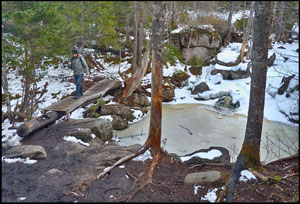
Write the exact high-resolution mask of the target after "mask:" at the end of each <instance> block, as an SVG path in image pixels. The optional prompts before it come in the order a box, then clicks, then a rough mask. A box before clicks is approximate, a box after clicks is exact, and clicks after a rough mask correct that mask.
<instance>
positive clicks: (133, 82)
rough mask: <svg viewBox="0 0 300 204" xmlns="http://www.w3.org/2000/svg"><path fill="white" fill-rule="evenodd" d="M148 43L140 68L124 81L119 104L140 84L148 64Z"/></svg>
mask: <svg viewBox="0 0 300 204" xmlns="http://www.w3.org/2000/svg"><path fill="white" fill-rule="evenodd" d="M149 52H150V51H149V42H148V45H147V50H146V52H145V53H144V55H143V57H142V61H141V65H142V66H141V67H139V68H138V69H137V70H136V72H135V73H134V74H133V75H132V77H130V78H129V79H126V80H125V88H124V91H123V94H122V96H121V97H120V100H119V102H120V103H121V102H122V100H123V99H124V98H127V97H129V96H131V94H132V93H133V92H134V91H135V90H136V89H137V87H138V86H139V85H140V84H141V81H142V79H143V77H144V76H145V74H146V70H147V65H148V62H149Z"/></svg>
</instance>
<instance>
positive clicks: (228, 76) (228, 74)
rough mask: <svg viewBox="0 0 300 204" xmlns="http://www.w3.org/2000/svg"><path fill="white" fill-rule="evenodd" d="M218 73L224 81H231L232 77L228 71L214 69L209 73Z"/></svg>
mask: <svg viewBox="0 0 300 204" xmlns="http://www.w3.org/2000/svg"><path fill="white" fill-rule="evenodd" d="M218 73H220V74H221V75H222V78H223V79H224V80H232V76H231V73H230V71H229V70H221V69H214V70H212V71H211V73H210V74H211V75H216V74H218Z"/></svg>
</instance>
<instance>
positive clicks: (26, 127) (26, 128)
mask: <svg viewBox="0 0 300 204" xmlns="http://www.w3.org/2000/svg"><path fill="white" fill-rule="evenodd" d="M63 115H64V114H61V113H58V112H50V113H47V114H45V115H44V116H41V117H39V118H34V119H31V120H30V121H27V122H25V123H23V124H21V125H20V126H19V127H18V129H17V133H18V135H19V136H20V137H25V136H28V135H29V134H31V133H33V132H35V131H37V130H39V129H41V128H43V127H45V126H46V125H49V124H51V123H54V122H55V121H56V120H58V119H59V118H61V117H62V116H63Z"/></svg>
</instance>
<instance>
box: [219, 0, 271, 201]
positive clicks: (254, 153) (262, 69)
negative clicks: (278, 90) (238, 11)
mask: <svg viewBox="0 0 300 204" xmlns="http://www.w3.org/2000/svg"><path fill="white" fill-rule="evenodd" d="M254 9H255V17H254V18H255V19H254V36H253V53H252V58H251V61H252V70H253V71H252V76H251V89H250V101H249V110H248V120H247V125H246V133H245V138H244V142H243V146H242V149H241V152H240V154H239V156H238V158H237V161H236V163H235V165H234V167H233V169H232V171H231V173H230V177H229V179H228V181H227V183H226V185H225V189H224V192H225V193H226V192H227V196H226V202H233V199H234V191H235V187H236V184H237V182H238V179H239V176H240V173H241V171H242V170H243V169H244V168H252V169H253V168H256V169H259V168H260V167H261V163H260V152H259V150H260V142H261V132H262V124H263V113H264V102H265V88H266V74H267V59H268V38H269V32H270V25H271V2H270V1H255V6H254ZM220 198H222V195H221V197H220ZM218 200H219V201H220V199H218Z"/></svg>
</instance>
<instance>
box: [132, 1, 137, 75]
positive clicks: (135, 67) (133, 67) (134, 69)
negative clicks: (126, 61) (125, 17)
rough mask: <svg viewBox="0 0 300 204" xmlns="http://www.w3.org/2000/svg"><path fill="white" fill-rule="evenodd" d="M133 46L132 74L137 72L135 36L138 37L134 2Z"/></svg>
mask: <svg viewBox="0 0 300 204" xmlns="http://www.w3.org/2000/svg"><path fill="white" fill-rule="evenodd" d="M133 7H134V44H133V56H132V73H133V74H134V73H135V72H136V70H137V43H138V39H137V35H138V20H137V2H136V1H134V3H133Z"/></svg>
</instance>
